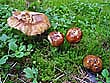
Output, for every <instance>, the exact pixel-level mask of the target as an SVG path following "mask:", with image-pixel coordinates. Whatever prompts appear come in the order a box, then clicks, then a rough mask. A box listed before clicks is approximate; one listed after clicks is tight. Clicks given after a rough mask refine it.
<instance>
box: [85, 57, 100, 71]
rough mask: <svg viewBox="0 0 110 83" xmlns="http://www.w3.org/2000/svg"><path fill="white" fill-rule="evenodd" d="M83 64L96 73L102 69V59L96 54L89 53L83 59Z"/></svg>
mask: <svg viewBox="0 0 110 83" xmlns="http://www.w3.org/2000/svg"><path fill="white" fill-rule="evenodd" d="M83 65H84V67H85V68H87V69H89V70H91V71H92V72H94V73H97V72H100V71H101V70H102V60H101V59H100V58H99V57H98V56H95V55H87V56H86V57H85V58H84V59H83Z"/></svg>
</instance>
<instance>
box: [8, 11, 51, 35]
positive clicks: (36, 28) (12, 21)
mask: <svg viewBox="0 0 110 83" xmlns="http://www.w3.org/2000/svg"><path fill="white" fill-rule="evenodd" d="M7 22H8V25H9V26H10V27H13V28H15V29H18V30H20V31H22V32H23V33H24V34H26V35H29V36H32V35H37V34H41V33H43V32H44V31H45V30H47V29H48V28H49V27H50V22H49V20H48V17H47V16H46V15H45V14H43V13H38V12H30V11H22V12H21V11H14V12H13V13H12V16H11V17H9V18H8V20H7Z"/></svg>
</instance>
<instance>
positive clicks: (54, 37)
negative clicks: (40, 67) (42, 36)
mask: <svg viewBox="0 0 110 83" xmlns="http://www.w3.org/2000/svg"><path fill="white" fill-rule="evenodd" d="M48 40H49V41H50V43H51V45H52V46H55V47H57V46H60V45H62V44H63V42H64V35H63V34H62V33H60V32H56V31H53V32H50V34H49V35H48Z"/></svg>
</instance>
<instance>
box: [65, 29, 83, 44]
mask: <svg viewBox="0 0 110 83" xmlns="http://www.w3.org/2000/svg"><path fill="white" fill-rule="evenodd" d="M81 38H82V31H81V29H80V28H70V29H69V30H68V31H67V34H66V40H67V41H68V42H69V43H77V42H79V41H80V40H81Z"/></svg>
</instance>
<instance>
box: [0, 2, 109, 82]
mask: <svg viewBox="0 0 110 83" xmlns="http://www.w3.org/2000/svg"><path fill="white" fill-rule="evenodd" d="M8 2H9V3H8ZM12 2H13V3H12ZM19 2H20V4H18V3H19ZM88 2H89V3H88ZM108 2H109V1H108ZM3 4H7V5H9V6H4V5H3ZM32 6H36V9H33V8H32ZM15 8H17V9H19V10H24V9H26V8H25V3H24V1H19V0H17V1H16V2H15V1H8V0H7V2H6V0H3V1H2V3H1V6H0V11H1V13H0V28H1V29H0V30H1V33H0V37H2V35H3V34H5V35H6V36H7V37H5V39H6V41H5V40H4V39H1V40H0V43H1V44H0V45H1V46H2V47H1V48H0V57H3V56H4V55H10V57H8V60H7V61H6V62H5V64H2V65H0V69H1V71H0V73H1V76H2V77H1V79H2V81H3V80H5V78H6V75H7V73H9V74H12V75H13V74H14V75H15V79H16V80H13V78H12V77H11V78H7V79H6V83H13V82H17V83H19V82H18V80H17V78H20V77H19V76H20V75H21V74H20V73H21V72H22V71H23V69H24V68H26V67H33V66H34V67H35V68H37V69H38V78H37V80H38V82H39V81H42V82H50V81H53V82H54V83H62V82H63V81H65V80H71V81H72V82H76V81H75V80H73V79H71V74H78V70H77V67H78V66H81V67H83V64H82V60H83V58H84V57H85V56H86V55H88V54H94V55H96V56H101V58H102V60H103V69H104V68H107V69H109V68H110V37H109V35H110V28H109V27H110V22H109V21H110V12H109V9H110V4H109V3H106V4H105V2H104V1H103V0H100V1H99V0H94V1H93V0H92V1H91V0H81V1H75V0H71V1H70V0H65V1H64V0H50V1H48V0H45V1H44V2H43V3H42V4H41V5H37V4H36V3H33V4H32V5H31V6H30V8H29V10H33V11H39V12H43V13H45V14H46V15H47V16H48V17H49V19H50V22H51V28H50V29H49V30H48V31H47V32H45V33H44V34H42V35H41V36H40V38H39V36H36V37H27V36H26V35H24V34H22V33H21V32H18V31H17V30H14V29H11V28H10V27H9V26H8V25H7V24H6V19H7V18H8V17H9V16H11V11H12V10H14V9H15ZM71 27H79V28H81V30H82V31H83V37H82V40H81V41H80V42H79V43H78V44H75V45H74V46H72V45H70V44H68V43H67V41H66V39H65V41H64V44H63V45H62V46H60V47H58V48H55V47H52V46H51V45H50V43H49V42H48V40H47V35H48V34H49V33H50V32H51V31H54V30H58V31H60V32H62V33H63V34H64V35H66V32H67V30H68V29H69V28H71ZM12 39H13V40H15V44H13V45H15V47H16V45H17V49H19V48H20V46H24V47H26V48H27V47H28V45H30V44H31V45H32V49H31V50H29V51H30V52H29V54H25V55H24V57H22V58H18V57H16V56H14V55H13V54H15V55H16V54H17V53H18V51H19V50H17V51H13V50H11V51H10V50H9V49H10V47H9V43H11V41H10V40H12ZM21 52H23V53H25V51H21ZM21 52H20V53H21ZM26 52H28V51H26ZM16 62H17V64H16V65H15V67H14V68H12V66H13V64H14V63H16ZM10 63H11V64H10ZM62 74H64V76H63V77H62V78H59V79H58V80H56V78H57V77H58V76H60V75H62ZM9 80H11V81H10V82H9Z"/></svg>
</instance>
